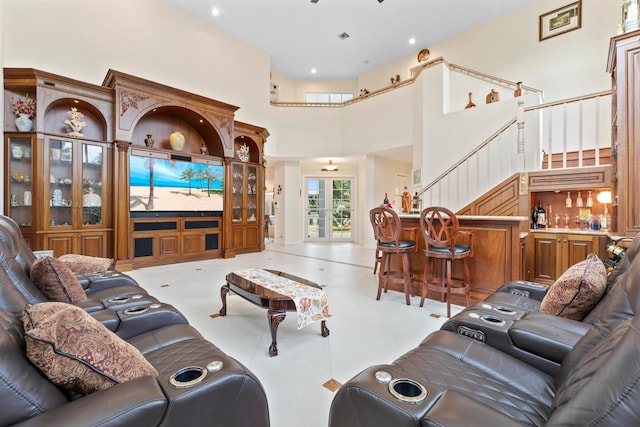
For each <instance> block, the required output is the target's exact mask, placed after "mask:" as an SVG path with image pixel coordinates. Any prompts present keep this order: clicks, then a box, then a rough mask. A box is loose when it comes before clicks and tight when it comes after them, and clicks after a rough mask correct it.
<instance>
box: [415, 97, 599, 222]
mask: <svg viewBox="0 0 640 427" xmlns="http://www.w3.org/2000/svg"><path fill="white" fill-rule="evenodd" d="M610 123H611V91H604V92H598V93H593V94H589V95H585V96H581V97H575V98H570V99H565V100H561V101H555V102H549V103H545V104H541V105H536V106H532V107H527V108H524V111H523V115H522V116H520V117H514V118H513V119H511V120H510V121H509V122H508V123H506V124H505V125H504V126H502V127H501V128H500V129H499V130H498V131H496V132H495V133H494V134H493V135H491V136H490V137H489V138H487V139H486V140H485V141H483V142H481V143H480V144H479V145H478V146H477V147H476V148H475V149H474V150H472V151H471V152H470V153H468V154H467V155H466V156H464V157H463V158H461V159H460V160H459V161H458V162H456V163H455V164H453V165H452V166H451V167H450V168H449V169H447V170H446V171H445V172H443V173H442V174H441V175H440V176H438V177H437V178H436V179H434V180H433V181H432V182H430V183H429V184H428V185H426V186H425V187H424V188H422V190H420V191H419V192H418V195H419V196H421V198H422V205H423V206H434V205H440V206H447V207H449V208H451V209H453V210H457V209H460V208H462V207H464V206H465V205H467V204H469V203H470V202H471V201H473V200H474V199H475V198H477V197H479V196H481V195H482V194H484V193H485V192H487V191H489V190H490V189H491V188H493V187H495V186H496V185H497V184H499V183H500V182H502V181H504V180H505V179H507V178H508V177H510V176H512V175H513V174H514V173H517V172H531V171H538V170H541V169H543V168H544V169H557V168H563V169H564V168H569V167H584V166H600V165H604V164H610V158H609V154H608V153H607V149H608V148H610V147H611V133H610V126H609V124H610ZM519 141H520V142H522V141H524V147H522V146H521V147H520V149H518V143H519ZM602 153H605V156H602ZM549 154H551V155H549ZM545 155H546V156H545Z"/></svg>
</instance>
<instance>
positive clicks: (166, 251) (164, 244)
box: [156, 234, 180, 258]
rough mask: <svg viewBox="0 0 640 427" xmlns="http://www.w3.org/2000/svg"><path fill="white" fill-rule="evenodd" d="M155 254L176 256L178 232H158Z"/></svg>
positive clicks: (178, 253) (177, 251)
mask: <svg viewBox="0 0 640 427" xmlns="http://www.w3.org/2000/svg"><path fill="white" fill-rule="evenodd" d="M156 244H157V249H158V252H157V256H158V257H160V258H162V257H177V256H179V255H180V238H179V235H178V234H167V235H163V234H160V235H158V236H157V237H156Z"/></svg>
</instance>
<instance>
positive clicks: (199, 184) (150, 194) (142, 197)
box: [129, 156, 224, 211]
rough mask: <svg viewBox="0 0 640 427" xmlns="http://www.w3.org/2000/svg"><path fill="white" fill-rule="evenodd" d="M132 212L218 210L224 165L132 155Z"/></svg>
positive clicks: (130, 183)
mask: <svg viewBox="0 0 640 427" xmlns="http://www.w3.org/2000/svg"><path fill="white" fill-rule="evenodd" d="M129 170H130V175H129V208H130V210H132V211H221V210H222V209H223V183H224V182H223V181H224V166H211V165H203V164H199V163H190V162H183V161H177V160H165V159H151V158H148V157H140V156H131V158H130V163H129Z"/></svg>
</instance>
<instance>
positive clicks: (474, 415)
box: [329, 257, 640, 427]
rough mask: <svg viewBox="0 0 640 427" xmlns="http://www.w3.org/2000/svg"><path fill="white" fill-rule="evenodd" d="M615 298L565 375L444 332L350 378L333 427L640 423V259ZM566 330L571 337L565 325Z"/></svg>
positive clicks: (335, 407) (563, 369) (569, 358)
mask: <svg viewBox="0 0 640 427" xmlns="http://www.w3.org/2000/svg"><path fill="white" fill-rule="evenodd" d="M606 299H607V300H608V301H606V304H607V310H602V312H601V313H599V316H598V317H597V319H596V320H595V321H594V322H593V324H592V325H589V324H586V325H587V326H590V327H589V329H588V331H587V332H586V333H585V334H584V336H582V337H581V338H580V339H579V340H578V341H577V343H576V344H575V346H572V347H571V349H570V350H569V351H568V353H566V355H565V356H564V357H563V359H562V361H561V365H560V367H559V369H558V370H557V372H556V373H555V374H550V373H548V372H545V371H544V370H542V369H539V368H537V367H535V366H533V365H532V364H531V363H527V362H526V361H523V360H521V359H518V358H516V357H513V356H512V355H510V354H507V353H505V352H504V351H501V350H500V349H497V348H495V347H491V346H489V345H487V344H485V343H483V342H481V341H479V340H477V339H474V338H472V337H468V336H464V335H461V334H458V333H456V332H452V331H448V330H440V331H437V332H434V333H433V334H431V335H429V336H428V337H427V338H426V339H425V340H424V341H423V342H422V343H421V344H420V345H419V346H418V347H416V348H415V349H413V350H411V351H409V352H407V353H406V354H404V355H402V356H401V357H400V358H398V359H397V360H396V361H395V362H393V363H392V364H390V365H379V366H373V367H370V368H368V369H366V370H364V371H363V372H361V373H360V374H358V375H357V376H356V377H354V378H353V379H351V380H350V381H348V382H347V383H346V384H344V385H343V386H342V387H341V388H340V389H339V390H338V392H337V393H336V395H335V397H334V399H333V402H332V405H331V411H330V416H329V426H330V427H342V426H345V427H346V426H354V425H367V426H390V425H393V426H439V427H445V426H456V427H457V426H483V427H484V426H498V425H500V426H589V425H592V426H596V425H598V426H623V425H624V426H626V425H636V424H637V423H638V420H640V407H639V405H638V402H640V357H638V354H640V352H639V349H640V310H639V309H640V257H635V258H633V259H632V260H631V261H630V266H629V269H628V270H627V271H626V272H625V273H624V274H621V275H620V276H618V278H617V281H616V284H614V285H613V287H612V289H611V291H610V292H609V293H608V294H607V297H606ZM577 323H583V324H584V322H577ZM557 334H558V337H560V338H561V336H562V335H563V331H562V330H558V331H557ZM547 344H549V343H546V344H545V343H544V342H543V343H541V344H540V345H542V346H545V345H547ZM549 345H551V344H549ZM541 353H543V352H541Z"/></svg>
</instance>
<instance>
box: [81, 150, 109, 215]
mask: <svg viewBox="0 0 640 427" xmlns="http://www.w3.org/2000/svg"><path fill="white" fill-rule="evenodd" d="M81 149H82V201H81V202H82V224H83V225H102V181H103V177H102V159H103V156H104V148H103V147H102V146H99V145H91V144H82V147H81Z"/></svg>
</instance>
